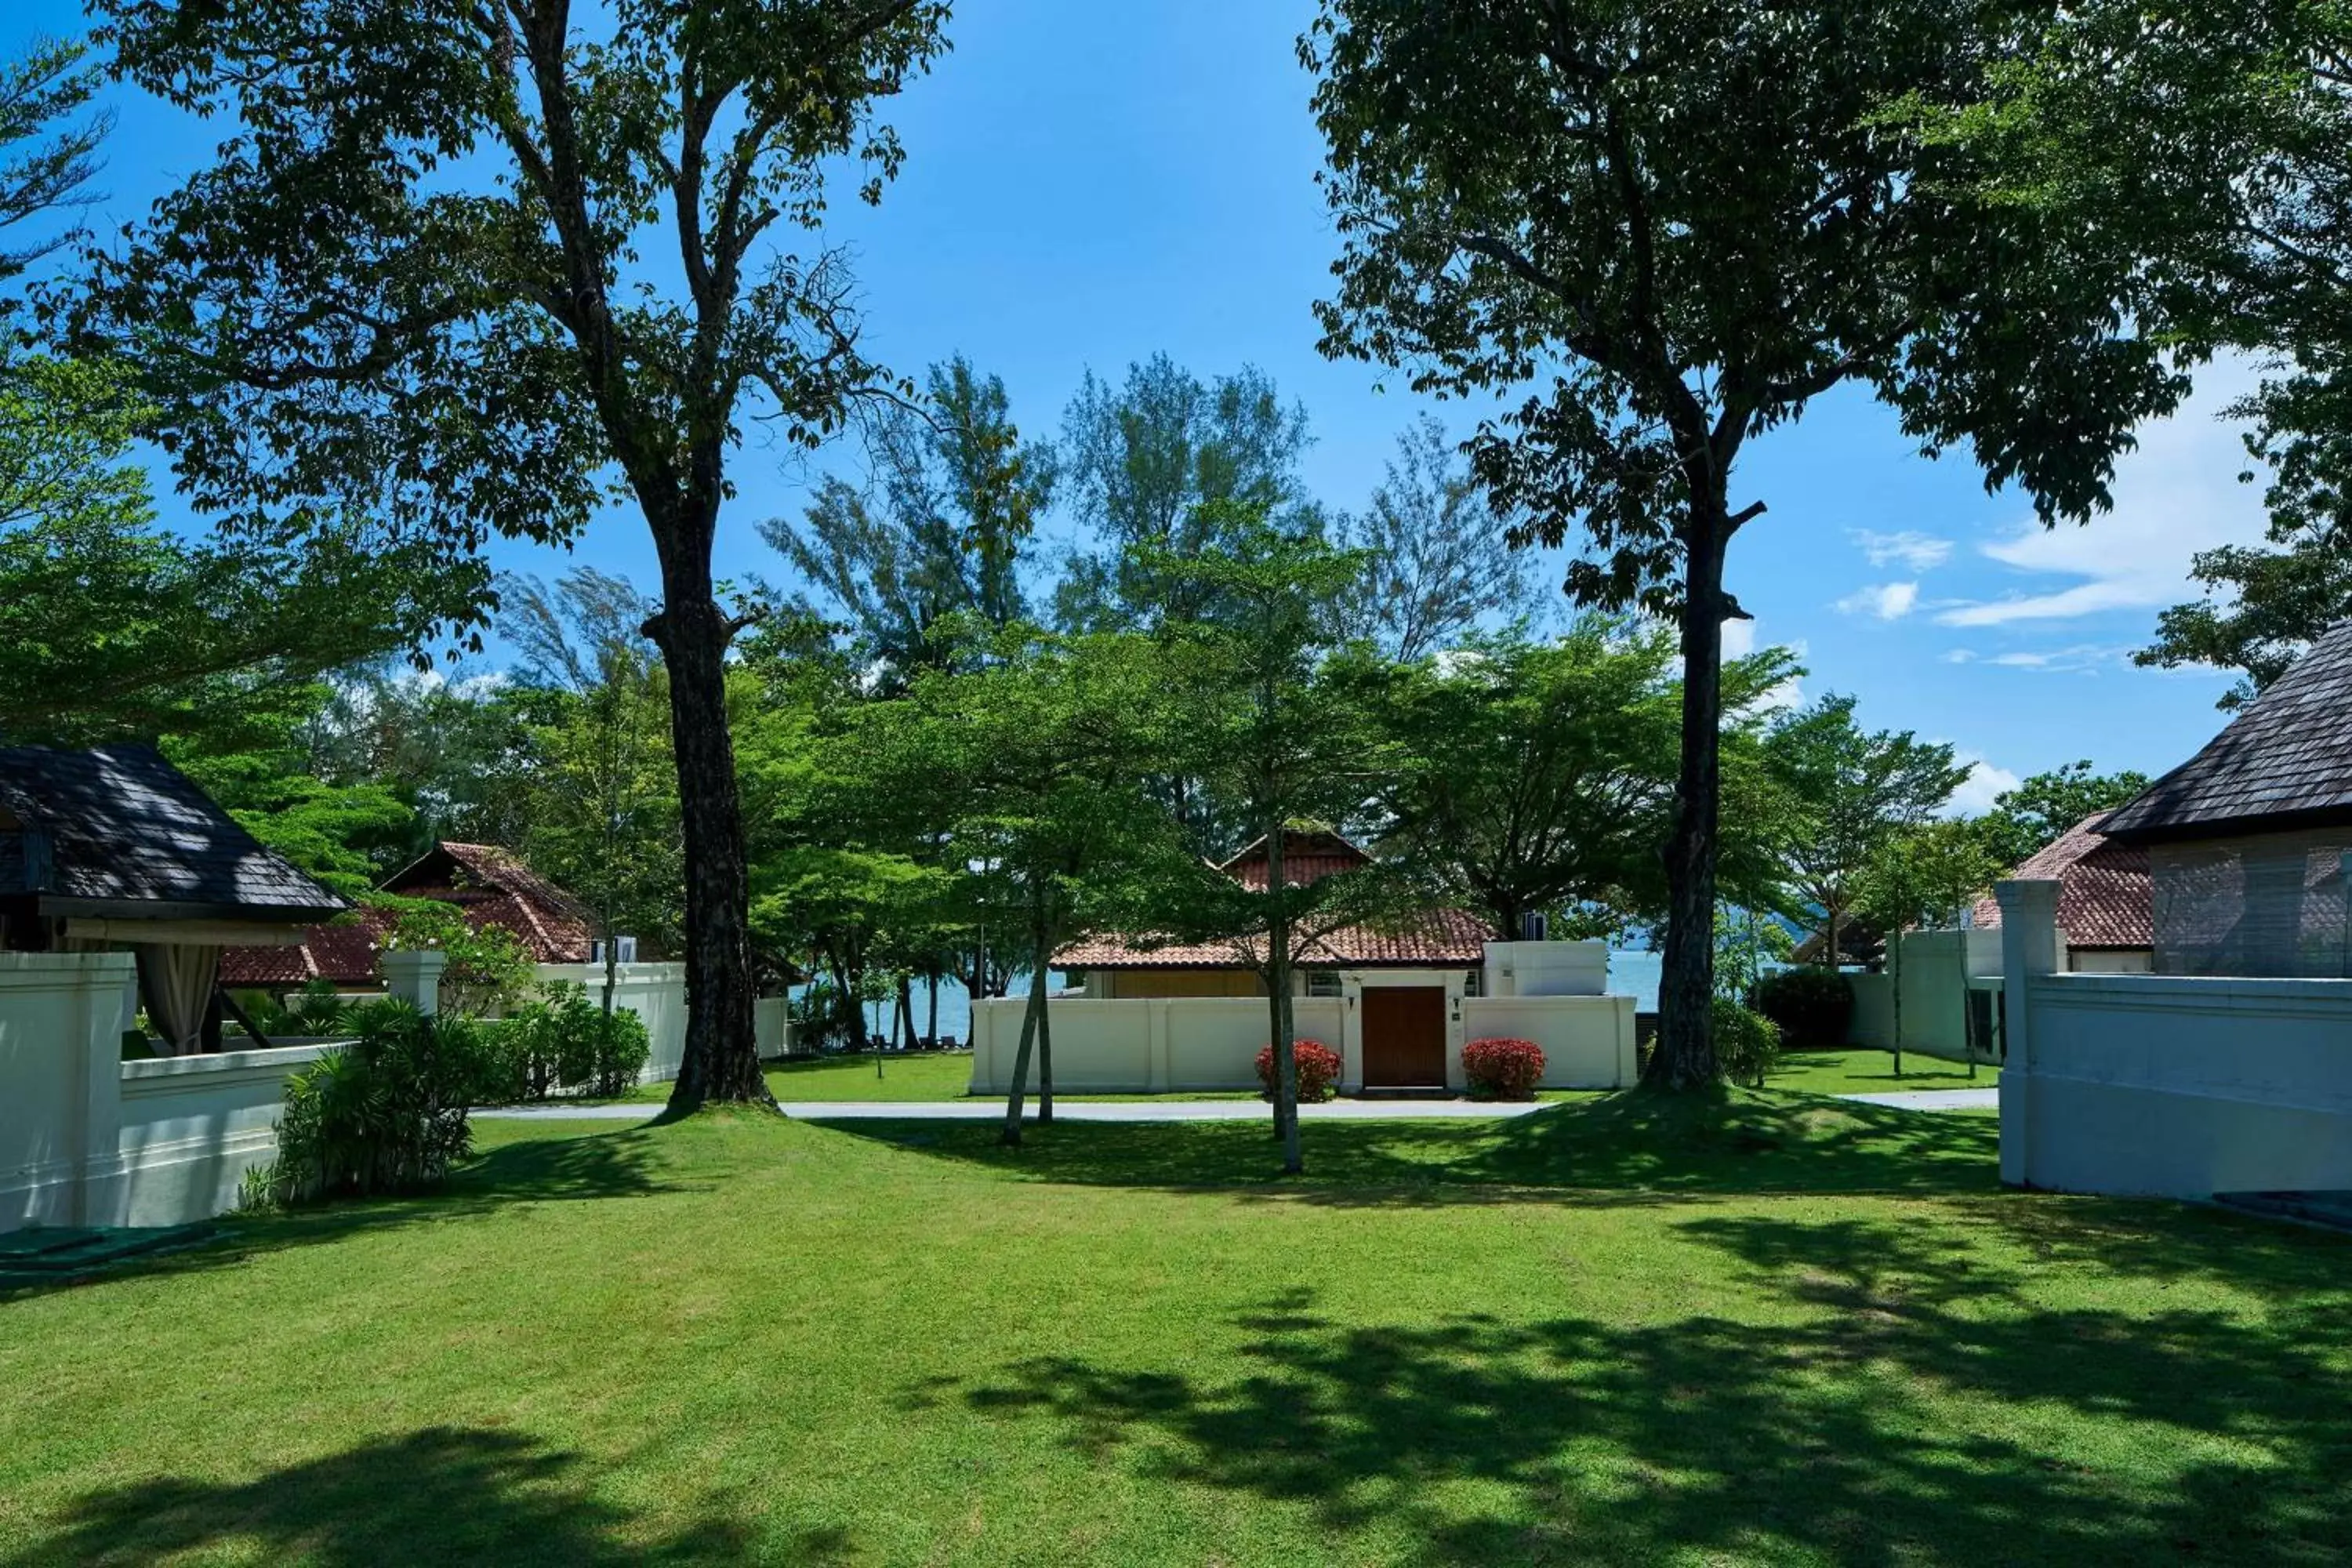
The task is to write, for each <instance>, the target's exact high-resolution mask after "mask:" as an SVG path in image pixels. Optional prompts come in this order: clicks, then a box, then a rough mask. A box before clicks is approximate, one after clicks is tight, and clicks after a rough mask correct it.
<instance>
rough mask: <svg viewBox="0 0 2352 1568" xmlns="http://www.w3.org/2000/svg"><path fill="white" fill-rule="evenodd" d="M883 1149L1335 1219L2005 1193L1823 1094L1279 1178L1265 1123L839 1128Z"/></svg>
mask: <svg viewBox="0 0 2352 1568" xmlns="http://www.w3.org/2000/svg"><path fill="white" fill-rule="evenodd" d="M828 1125H829V1128H830V1130H831V1131H835V1132H837V1133H840V1134H842V1135H844V1136H847V1137H853V1138H864V1139H868V1140H873V1141H877V1142H887V1143H891V1144H894V1145H897V1146H898V1147H901V1148H907V1149H912V1150H917V1151H919V1152H924V1153H927V1154H930V1155H933V1156H936V1157H939V1158H941V1159H949V1160H956V1161H961V1162H966V1163H972V1164H976V1165H981V1166H983V1167H986V1168H988V1169H990V1170H992V1171H996V1172H1000V1173H1003V1174H1006V1175H1009V1176H1013V1177H1017V1178H1020V1179H1023V1180H1028V1181H1040V1182H1066V1183H1074V1184H1084V1185H1097V1186H1138V1187H1170V1188H1180V1189H1187V1190H1192V1189H1222V1188H1233V1189H1238V1190H1241V1191H1243V1192H1255V1193H1280V1194H1283V1195H1284V1196H1285V1197H1286V1198H1288V1199H1291V1200H1295V1201H1303V1202H1308V1203H1323V1204H1331V1205H1390V1204H1412V1203H1444V1202H1456V1203H1465V1202H1511V1201H1521V1200H1526V1199H1529V1198H1538V1199H1550V1198H1557V1197H1559V1196H1560V1195H1561V1194H1565V1193H1571V1192H1572V1193H1576V1194H1580V1198H1581V1199H1582V1201H1592V1198H1591V1194H1621V1200H1620V1201H1628V1200H1634V1199H1638V1200H1641V1201H1650V1200H1654V1199H1656V1198H1658V1197H1662V1196H1671V1195H1678V1194H1693V1195H1696V1194H1757V1193H1889V1194H1920V1195H1933V1194H1982V1193H1990V1192H1994V1191H1997V1190H1998V1189H1999V1187H2000V1128H1999V1125H1998V1124H1997V1123H1996V1122H1994V1121H1991V1120H1990V1119H1985V1118H1967V1119H1961V1118H1951V1117H1938V1116H1935V1115H1932V1114H1928V1113H1923V1112H1919V1111H1911V1110H1896V1109H1894V1108H1891V1107H1886V1106H1876V1105H1859V1104H1854V1103H1852V1102H1849V1101H1844V1100H1828V1099H1823V1098H1820V1097H1817V1096H1811V1095H1781V1094H1769V1093H1755V1092H1751V1091H1747V1090H1738V1089H1729V1090H1725V1091H1722V1092H1720V1093H1717V1094H1713V1095H1697V1096H1667V1095H1658V1094H1651V1093H1645V1092H1641V1091H1633V1092H1627V1093H1621V1094H1610V1095H1598V1096H1593V1097H1591V1098H1589V1099H1584V1100H1572V1101H1564V1102H1562V1103H1560V1104H1558V1105H1555V1106H1549V1107H1547V1108H1546V1109H1544V1110H1538V1111H1536V1112H1534V1113H1533V1114H1531V1115H1528V1116H1521V1117H1514V1118H1511V1119H1509V1120H1507V1121H1313V1122H1308V1123H1307V1124H1306V1126H1305V1127H1304V1128H1303V1129H1302V1135H1303V1137H1304V1140H1305V1143H1306V1152H1307V1174H1306V1176H1305V1177H1304V1178H1303V1179H1302V1178H1296V1177H1291V1178H1286V1177H1283V1176H1281V1175H1280V1174H1279V1171H1278V1165H1279V1153H1278V1151H1277V1149H1276V1145H1275V1142H1274V1140H1273V1138H1272V1137H1271V1136H1270V1134H1269V1132H1268V1130H1267V1127H1266V1124H1265V1123H1263V1122H1259V1121H1201V1122H1151V1123H1145V1122H1097V1121H1069V1122H1060V1123H1056V1124H1055V1125H1054V1126H1052V1127H1033V1128H1031V1129H1030V1130H1029V1131H1027V1132H1026V1133H1025V1134H1024V1139H1023V1142H1022V1146H1021V1147H1020V1148H1018V1149H1006V1148H1003V1147H1002V1146H1000V1145H999V1144H998V1143H997V1142H996V1129H995V1128H994V1127H993V1126H990V1125H985V1124H975V1123H969V1122H950V1121H925V1122H908V1121H854V1122H853V1121H841V1122H834V1123H830V1124H828Z"/></svg>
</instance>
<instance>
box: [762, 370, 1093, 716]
mask: <svg viewBox="0 0 2352 1568" xmlns="http://www.w3.org/2000/svg"><path fill="white" fill-rule="evenodd" d="M929 405H930V406H929V409H928V410H925V411H923V412H920V413H918V412H914V411H911V410H901V411H897V412H894V413H892V414H890V415H888V416H885V417H884V418H883V420H882V422H881V425H880V427H879V429H878V431H877V437H876V439H875V441H874V444H873V449H874V458H875V472H874V476H873V479H874V483H873V485H872V487H871V490H870V492H869V491H868V490H862V489H858V488H857V487H856V486H854V485H851V484H850V483H849V482H848V481H847V480H845V479H841V478H839V477H837V476H835V477H831V478H827V479H824V481H823V482H822V483H821V484H820V485H819V486H818V488H817V494H816V500H814V502H813V503H812V504H811V505H810V507H809V509H808V515H807V519H806V521H805V522H804V523H803V525H802V526H800V527H797V528H796V527H794V526H793V525H792V524H790V523H788V522H784V521H770V522H766V523H763V524H761V534H762V535H763V536H764V537H765V538H766V539H767V541H768V542H769V543H771V544H772V545H773V546H775V547H776V548H777V549H778V550H780V551H782V552H783V553H784V555H785V557H786V558H787V559H788V560H790V561H791V562H792V563H793V566H794V567H795V568H797V569H798V571H799V573H800V574H801V575H802V576H803V577H804V578H806V579H807V580H808V581H809V582H810V583H812V584H815V585H816V588H817V590H818V593H819V594H820V595H822V600H823V604H824V608H825V609H827V610H828V611H831V612H834V613H836V614H839V615H841V616H845V617H846V618H847V621H848V624H849V626H850V628H851V630H852V631H853V633H854V634H855V636H856V641H857V646H858V649H859V651H860V653H861V655H862V656H863V657H864V658H869V659H874V660H878V661H879V662H880V663H881V664H882V666H883V667H884V669H885V670H886V671H887V677H888V679H890V680H893V681H904V680H905V679H908V677H909V676H910V675H911V674H912V673H913V672H914V671H916V670H919V669H940V668H947V667H948V665H949V664H950V661H951V660H952V658H953V657H954V655H955V654H956V652H957V651H958V649H959V646H960V639H959V637H957V636H956V635H955V632H954V626H955V624H956V622H957V619H958V618H959V617H961V616H973V617H976V618H977V619H978V620H979V621H980V622H981V623H982V624H983V625H985V626H991V627H994V628H998V629H1002V628H1003V627H1005V626H1011V625H1012V624H1013V623H1014V622H1016V621H1019V620H1022V619H1024V618H1025V616H1026V614H1027V604H1026V595H1025V594H1024V587H1023V584H1022V566H1023V556H1024V551H1026V549H1027V548H1028V545H1029V541H1030V539H1031V536H1032V535H1033V534H1034V532H1035V531H1036V527H1037V521H1038V519H1039V517H1040V516H1041V515H1043V513H1044V512H1045V507H1046V504H1047V502H1048V501H1049V500H1051V498H1052V495H1053V490H1054V481H1055V452H1054V449H1053V447H1051V446H1049V445H1047V444H1045V443H1043V442H1034V441H1032V442H1024V441H1023V440H1022V439H1021V432H1020V430H1019V428H1018V427H1017V426H1014V424H1013V418H1012V410H1011V401H1010V399H1008V398H1007V397H1006V395H1005V392H1004V383H1003V381H1002V380H1001V379H1000V378H998V377H996V376H988V377H986V378H985V379H983V378H982V377H981V376H980V375H979V374H978V373H977V372H975V371H974V370H973V369H972V367H971V363H970V362H969V361H967V360H965V359H964V358H962V357H961V355H959V356H957V357H956V358H954V359H952V360H950V361H948V362H947V363H943V364H935V365H933V366H932V367H931V370H930V377H929Z"/></svg>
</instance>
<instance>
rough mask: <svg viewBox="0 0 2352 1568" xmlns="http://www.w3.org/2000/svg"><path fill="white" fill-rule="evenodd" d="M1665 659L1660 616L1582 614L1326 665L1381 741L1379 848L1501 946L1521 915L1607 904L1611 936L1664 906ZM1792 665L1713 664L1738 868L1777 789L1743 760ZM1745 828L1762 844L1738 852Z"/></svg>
mask: <svg viewBox="0 0 2352 1568" xmlns="http://www.w3.org/2000/svg"><path fill="white" fill-rule="evenodd" d="M1674 658H1675V655H1674V638H1673V636H1672V634H1671V633H1669V632H1667V631H1665V630H1664V629H1663V628H1660V627H1656V626H1648V625H1644V624H1643V623H1640V622H1636V621H1632V620H1628V619H1625V618H1622V617H1616V616H1597V615H1595V616H1584V617H1581V618H1580V619H1579V620H1578V621H1577V622H1576V623H1575V624H1574V625H1573V626H1570V628H1569V630H1568V631H1567V632H1566V634H1565V635H1563V636H1560V637H1554V638H1548V639H1545V640H1541V641H1538V640H1534V639H1532V638H1529V637H1526V636H1524V635H1522V634H1520V633H1517V632H1507V633H1503V634H1499V635H1493V636H1474V637H1467V638H1465V639H1464V640H1463V642H1462V645H1461V647H1459V648H1458V649H1456V650H1455V651H1453V652H1450V653H1448V654H1446V655H1444V656H1441V657H1438V658H1425V659H1420V660H1415V661H1412V662H1407V663H1394V662H1389V661H1385V660H1379V659H1373V658H1356V659H1353V660H1350V661H1349V662H1348V663H1347V664H1345V665H1343V666H1341V667H1340V673H1341V675H1342V677H1343V678H1344V679H1348V680H1350V681H1353V682H1355V683H1357V684H1359V685H1360V688H1361V689H1362V693H1363V697H1364V700H1366V701H1368V702H1369V703H1370V706H1371V709H1372V714H1373V723H1374V724H1375V725H1376V726H1377V728H1378V729H1379V730H1380V731H1381V733H1382V734H1384V735H1386V736H1388V737H1389V738H1390V739H1391V741H1393V742H1394V743H1395V768H1394V771H1393V772H1392V773H1389V774H1387V775H1385V776H1383V777H1381V778H1380V779H1377V780H1375V781H1373V782H1372V784H1371V785H1370V791H1371V794H1372V799H1373V802H1374V820H1375V821H1376V822H1377V823H1378V824H1379V833H1380V836H1381V839H1382V842H1383V846H1384V848H1386V849H1387V850H1388V851H1389V852H1391V853H1395V854H1401V855H1404V856H1407V857H1410V858H1412V859H1413V860H1415V861H1416V862H1417V863H1418V864H1420V865H1421V866H1422V867H1423V868H1425V869H1426V870H1427V871H1428V872H1429V873H1430V874H1431V875H1432V877H1433V879H1435V881H1436V883H1437V884H1438V886H1439V887H1441V888H1442V889H1443V890H1444V896H1445V897H1446V898H1447V899H1448V900H1450V901H1453V902H1455V903H1457V904H1459V905H1460V906H1462V907H1464V908H1468V909H1475V910H1478V911H1480V912H1481V913H1482V914H1484V915H1485V916H1486V921H1487V922H1488V924H1489V926H1490V928H1491V930H1492V931H1493V933H1494V934H1495V935H1496V937H1497V938H1499V939H1501V940H1504V941H1516V940H1517V937H1518V935H1519V928H1520V919H1521V916H1522V915H1524V914H1525V913H1527V912H1528V911H1531V910H1546V911H1555V912H1562V913H1570V914H1577V913H1580V914H1583V915H1585V916H1587V917H1594V916H1606V917H1608V923H1609V928H1610V931H1622V929H1623V927H1624V926H1625V925H1626V924H1627V923H1629V922H1631V921H1635V920H1643V919H1652V920H1654V919H1655V918H1657V917H1658V916H1660V915H1662V914H1663V913H1664V902H1665V886H1664V862H1663V861H1662V860H1661V859H1660V858H1659V855H1658V846H1659V845H1660V844H1661V843H1662V842H1664V838H1665V837H1666V833H1667V829H1668V826H1669V825H1670V824H1671V821H1672V819H1673V815H1674V805H1675V765H1676V753H1677V749H1678V745H1679V740H1680V708H1681V688H1680V685H1679V682H1678V681H1677V680H1676V679H1675V667H1674ZM1795 673H1797V670H1796V666H1795V663H1794V661H1793V660H1792V659H1791V658H1790V656H1789V655H1788V653H1787V651H1786V650H1785V649H1768V650H1766V651H1765V652H1762V653H1759V654H1756V655H1754V656H1752V657H1750V658H1745V659H1741V660H1738V661H1735V663H1734V664H1733V665H1731V666H1730V667H1728V668H1727V670H1726V672H1725V686H1726V691H1727V710H1729V714H1730V717H1729V719H1728V721H1727V737H1726V745H1727V752H1731V753H1733V754H1734V755H1736V756H1737V757H1738V758H1739V759H1740V763H1739V765H1738V767H1737V769H1736V770H1735V783H1734V784H1733V787H1732V788H1731V789H1730V791H1729V792H1728V793H1729V795H1730V796H1731V800H1732V803H1733V804H1732V805H1731V807H1730V809H1729V816H1730V818H1731V823H1732V826H1731V827H1730V828H1728V829H1727V837H1729V838H1731V839H1732V840H1733V841H1734V842H1735V843H1736V844H1738V846H1739V847H1740V848H1739V849H1738V851H1737V852H1736V854H1735V856H1734V862H1735V864H1736V865H1738V866H1739V867H1740V868H1742V869H1743V871H1744V870H1745V868H1746V865H1747V862H1748V860H1749V859H1751V858H1762V859H1766V860H1769V859H1770V858H1772V856H1773V854H1775V853H1777V850H1778V847H1779V846H1778V843H1777V842H1776V841H1775V839H1776V835H1775V834H1774V832H1773V831H1772V829H1771V826H1770V824H1769V816H1770V813H1771V811H1772V810H1773V808H1774V806H1775V804H1776V803H1777V800H1778V796H1777V795H1776V794H1775V792H1774V791H1773V790H1772V789H1771V787H1770V786H1771V781H1770V780H1769V778H1767V777H1766V776H1765V775H1763V774H1762V773H1761V771H1760V770H1759V769H1758V768H1757V767H1755V766H1753V765H1752V758H1753V753H1754V752H1755V750H1756V746H1757V743H1758V742H1759V735H1760V731H1761V729H1762V724H1763V703H1764V701H1765V700H1766V698H1767V696H1768V694H1769V692H1770V691H1771V690H1772V689H1773V688H1774V687H1776V686H1778V685H1779V684H1780V682H1782V681H1783V680H1785V679H1789V678H1790V676H1792V675H1794V674H1795ZM1759 841H1760V843H1761V846H1762V847H1763V848H1764V850H1765V851H1766V854H1765V855H1763V856H1761V857H1758V856H1755V855H1754V854H1753V853H1752V851H1751V850H1750V848H1749V846H1751V845H1754V844H1757V843H1758V842H1759ZM1596 934H1601V933H1596Z"/></svg>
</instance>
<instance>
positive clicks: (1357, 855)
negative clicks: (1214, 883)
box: [1217, 827, 1371, 893]
mask: <svg viewBox="0 0 2352 1568" xmlns="http://www.w3.org/2000/svg"><path fill="white" fill-rule="evenodd" d="M1370 862H1371V857H1370V855H1367V854H1365V853H1364V851H1362V850H1361V849H1359V848H1358V847H1356V846H1354V845H1353V844H1350V843H1349V842H1348V840H1346V839H1345V838H1342V837H1339V835H1338V834H1336V833H1328V832H1324V831H1321V830H1319V829H1315V828H1304V827H1291V828H1286V829H1284V830H1283V835H1282V879H1283V880H1284V881H1285V882H1286V883H1288V884H1289V885H1290V886H1291V887H1294V888H1305V887H1309V886H1311V885H1313V884H1314V883H1317V882H1319V881H1321V880H1322V879H1324V878H1326V877H1329V876H1333V875H1336V874H1337V873H1339V872H1341V871H1352V870H1354V869H1355V868H1357V867H1359V866H1364V865H1369V864H1370ZM1273 864H1274V862H1273V858H1272V857H1271V856H1269V855H1268V854H1267V853H1266V844H1265V838H1264V837H1259V838H1257V839H1256V840H1255V841H1254V842H1253V843H1251V844H1250V845H1249V846H1248V847H1245V848H1244V849H1243V850H1242V851H1241V853H1240V854H1238V855H1235V856H1234V858H1232V859H1230V860H1228V861H1226V862H1225V863H1224V864H1223V865H1222V866H1220V867H1218V868H1217V869H1218V870H1220V871H1223V873H1224V874H1225V875H1226V876H1228V877H1231V878H1232V879H1234V881H1236V882H1239V883H1240V884H1241V885H1242V886H1243V887H1244V888H1247V889H1250V890H1251V891H1253V892H1259V893H1262V892H1264V891H1265V887H1266V873H1267V870H1268V868H1270V867H1271V866H1272V865H1273Z"/></svg>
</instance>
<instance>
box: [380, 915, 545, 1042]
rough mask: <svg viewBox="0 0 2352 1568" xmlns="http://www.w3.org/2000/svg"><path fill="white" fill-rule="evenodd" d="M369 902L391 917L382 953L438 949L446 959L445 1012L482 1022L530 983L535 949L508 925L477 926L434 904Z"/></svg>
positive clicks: (442, 998) (443, 978) (442, 1000)
mask: <svg viewBox="0 0 2352 1568" xmlns="http://www.w3.org/2000/svg"><path fill="white" fill-rule="evenodd" d="M368 903H369V905H370V906H371V907H372V908H374V909H376V910H382V911H383V912H385V913H388V914H390V915H391V917H392V924H391V927H390V929H389V930H387V931H385V932H384V935H383V942H382V952H417V951H420V950H425V949H434V950H437V951H439V952H442V953H444V954H446V963H445V964H444V965H443V967H442V970H441V986H440V1003H441V1008H442V1011H443V1012H444V1013H455V1014H460V1015H463V1016H469V1017H479V1016H483V1015H485V1014H489V1013H495V1012H499V1011H501V1010H503V1009H504V1008H506V1007H507V1006H509V1005H512V1003H513V1002H514V1001H515V999H516V998H517V997H519V996H520V995H521V994H522V993H523V991H524V989H525V987H527V986H528V985H529V984H530V978H531V970H532V960H531V956H530V949H529V948H526V947H525V946H523V944H522V939H521V938H520V937H519V936H517V935H516V934H515V933H514V932H513V931H509V930H508V929H507V928H506V927H504V926H495V925H480V926H478V925H474V924H472V923H471V922H469V921H467V919H466V917H465V915H464V913H463V912H462V911H461V910H458V909H457V907H456V906H455V905H451V904H444V903H438V902H436V901H435V900H431V899H403V898H395V897H394V896H392V895H390V894H386V893H376V894H373V895H371V896H370V898H369V900H368ZM380 967H381V966H379V968H380Z"/></svg>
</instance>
